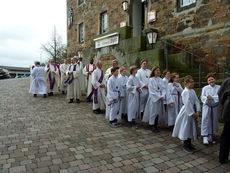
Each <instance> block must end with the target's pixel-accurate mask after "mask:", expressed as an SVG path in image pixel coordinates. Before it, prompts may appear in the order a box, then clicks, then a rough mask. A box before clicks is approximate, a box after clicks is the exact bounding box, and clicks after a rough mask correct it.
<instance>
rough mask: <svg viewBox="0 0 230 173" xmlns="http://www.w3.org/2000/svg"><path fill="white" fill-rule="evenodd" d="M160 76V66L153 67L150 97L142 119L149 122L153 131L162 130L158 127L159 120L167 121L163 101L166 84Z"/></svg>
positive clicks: (150, 80)
mask: <svg viewBox="0 0 230 173" xmlns="http://www.w3.org/2000/svg"><path fill="white" fill-rule="evenodd" d="M159 76H160V68H159V67H158V66H157V67H153V69H152V72H151V74H150V79H149V87H148V88H149V98H148V101H147V104H146V107H145V112H144V116H143V119H142V121H143V122H149V126H150V128H151V129H152V132H154V133H158V132H160V131H159V129H158V121H161V122H165V121H166V117H164V116H165V112H164V105H163V101H164V99H165V95H166V89H165V85H164V84H163V80H162V79H161V78H160V77H159Z"/></svg>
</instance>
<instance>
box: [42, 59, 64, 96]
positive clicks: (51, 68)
mask: <svg viewBox="0 0 230 173" xmlns="http://www.w3.org/2000/svg"><path fill="white" fill-rule="evenodd" d="M60 76H61V71H60V69H59V66H58V65H57V64H55V62H54V59H51V60H50V61H49V64H47V65H46V67H45V77H46V85H47V92H48V95H49V96H52V95H53V93H57V92H58V88H59V84H60Z"/></svg>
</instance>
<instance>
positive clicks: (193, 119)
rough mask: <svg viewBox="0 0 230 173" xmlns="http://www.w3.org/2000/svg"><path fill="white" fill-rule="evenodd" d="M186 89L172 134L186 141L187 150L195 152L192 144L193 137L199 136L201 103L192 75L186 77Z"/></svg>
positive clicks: (185, 148)
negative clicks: (194, 88)
mask: <svg viewBox="0 0 230 173" xmlns="http://www.w3.org/2000/svg"><path fill="white" fill-rule="evenodd" d="M184 83H185V89H184V90H183V92H182V94H181V95H182V102H183V106H182V108H181V110H180V112H179V114H178V116H177V118H176V122H175V126H174V129H173V133H172V136H173V137H178V138H179V139H180V140H182V141H184V146H183V149H184V150H185V151H186V152H189V153H191V152H194V150H195V148H194V147H193V146H192V144H191V139H194V140H196V139H197V136H198V120H197V119H198V117H199V112H200V103H199V100H198V98H197V95H196V92H195V91H194V90H193V89H192V88H193V87H194V80H193V78H192V76H186V77H184Z"/></svg>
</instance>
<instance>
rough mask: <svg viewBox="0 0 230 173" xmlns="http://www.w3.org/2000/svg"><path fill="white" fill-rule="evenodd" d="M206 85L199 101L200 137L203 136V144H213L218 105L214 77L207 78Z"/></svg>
mask: <svg viewBox="0 0 230 173" xmlns="http://www.w3.org/2000/svg"><path fill="white" fill-rule="evenodd" d="M207 81H208V84H209V85H207V86H205V87H203V88H202V93H201V101H202V103H203V109H202V122H201V136H203V143H204V144H209V142H211V143H215V139H214V135H215V133H216V132H217V130H218V105H219V97H218V91H219V89H220V86H219V85H216V84H215V82H216V79H215V76H214V75H208V76H207Z"/></svg>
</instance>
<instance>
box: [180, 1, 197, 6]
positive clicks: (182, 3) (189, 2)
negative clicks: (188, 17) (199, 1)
mask: <svg viewBox="0 0 230 173" xmlns="http://www.w3.org/2000/svg"><path fill="white" fill-rule="evenodd" d="M195 2H196V0H181V7H185V6H188V5H191V4H193V3H195Z"/></svg>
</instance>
